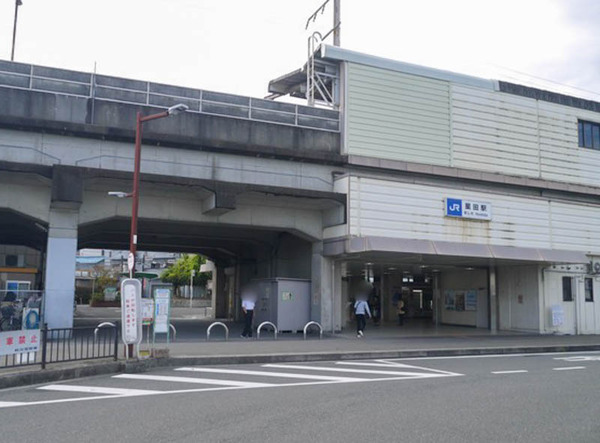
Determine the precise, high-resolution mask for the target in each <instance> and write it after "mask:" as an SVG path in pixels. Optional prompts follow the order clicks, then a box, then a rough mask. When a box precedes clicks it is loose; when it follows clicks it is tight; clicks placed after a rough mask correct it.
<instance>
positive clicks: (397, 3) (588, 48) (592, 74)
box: [0, 0, 600, 100]
mask: <svg viewBox="0 0 600 443" xmlns="http://www.w3.org/2000/svg"><path fill="white" fill-rule="evenodd" d="M22 1H23V6H21V7H20V8H19V21H18V32H17V45H16V50H15V60H16V61H21V62H25V63H34V64H39V65H47V66H55V67H63V68H68V69H75V70H82V71H87V72H91V71H93V69H94V64H96V66H97V68H96V69H97V72H98V73H101V74H108V75H117V76H124V77H129V78H137V79H142V80H151V81H156V82H163V83H171V84H177V85H184V86H189V87H194V88H200V89H209V90H216V91H226V92H231V93H236V94H243V95H251V96H258V97H262V96H264V95H266V93H267V83H268V81H269V80H270V79H272V78H275V77H278V76H280V75H281V74H284V73H286V72H288V71H291V70H293V69H296V68H299V67H300V66H301V65H302V64H303V63H304V61H305V59H306V52H307V47H306V41H307V37H308V32H307V31H305V30H304V25H305V23H306V19H307V18H308V16H309V15H310V14H311V13H312V12H313V11H314V10H315V9H316V8H317V7H318V6H320V5H321V3H322V2H323V1H324V0H252V1H250V0H102V1H92V0H52V1H48V0H22ZM331 3H333V1H331ZM14 4H15V1H14V0H0V59H5V60H9V59H10V49H11V41H12V28H13V18H14ZM331 22H332V13H331V5H330V6H329V7H328V9H327V10H326V12H325V14H324V15H322V16H319V18H318V20H317V22H316V23H315V24H314V25H312V27H311V28H310V31H314V30H324V29H326V28H328V27H329V26H330V25H331ZM598 23H600V2H599V1H597V0H501V1H500V0H452V1H449V0H368V1H365V0H342V34H341V40H342V47H344V48H347V49H352V50H355V51H360V52H365V53H369V54H374V55H378V56H382V57H387V58H392V59H396V60H402V61H406V62H410V63H416V64H421V65H425V66H431V67H436V68H440V69H446V70H451V71H455V72H462V73H466V74H471V75H476V76H481V77H485V78H495V79H504V80H508V81H513V82H517V83H523V84H529V85H533V86H537V87H542V88H545V89H553V90H559V91H562V92H566V93H569V94H571V95H578V96H583V97H587V98H592V99H595V100H600V70H599V69H598V68H599V67H600V32H598V30H597V27H598Z"/></svg>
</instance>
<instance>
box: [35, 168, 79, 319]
mask: <svg viewBox="0 0 600 443" xmlns="http://www.w3.org/2000/svg"><path fill="white" fill-rule="evenodd" d="M82 199H83V180H82V178H81V175H80V172H78V171H77V170H76V169H75V168H68V167H61V166H54V168H53V176H52V201H51V204H50V214H49V217H48V219H49V223H48V245H47V249H46V271H45V282H44V288H45V293H44V297H45V302H44V306H45V318H44V321H45V322H46V323H48V327H49V328H71V327H73V302H74V300H75V261H76V256H77V226H78V223H79V207H80V206H81V202H82Z"/></svg>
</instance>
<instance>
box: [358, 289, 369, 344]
mask: <svg viewBox="0 0 600 443" xmlns="http://www.w3.org/2000/svg"><path fill="white" fill-rule="evenodd" d="M354 316H355V317H356V336H357V337H358V338H361V337H364V335H365V334H364V330H365V326H366V324H367V320H366V319H367V318H371V310H370V309H369V303H367V300H366V299H365V298H359V299H358V300H356V302H355V303H354Z"/></svg>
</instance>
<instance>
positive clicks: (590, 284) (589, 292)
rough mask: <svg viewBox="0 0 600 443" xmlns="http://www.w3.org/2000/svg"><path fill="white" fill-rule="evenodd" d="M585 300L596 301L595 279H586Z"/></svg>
mask: <svg viewBox="0 0 600 443" xmlns="http://www.w3.org/2000/svg"><path fill="white" fill-rule="evenodd" d="M585 301H594V279H592V278H586V279H585Z"/></svg>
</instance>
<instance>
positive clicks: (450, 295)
mask: <svg viewBox="0 0 600 443" xmlns="http://www.w3.org/2000/svg"><path fill="white" fill-rule="evenodd" d="M454 300H455V297H454V291H453V290H452V289H447V290H446V291H445V292H444V306H445V308H446V310H448V311H454V309H455V302H454Z"/></svg>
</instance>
